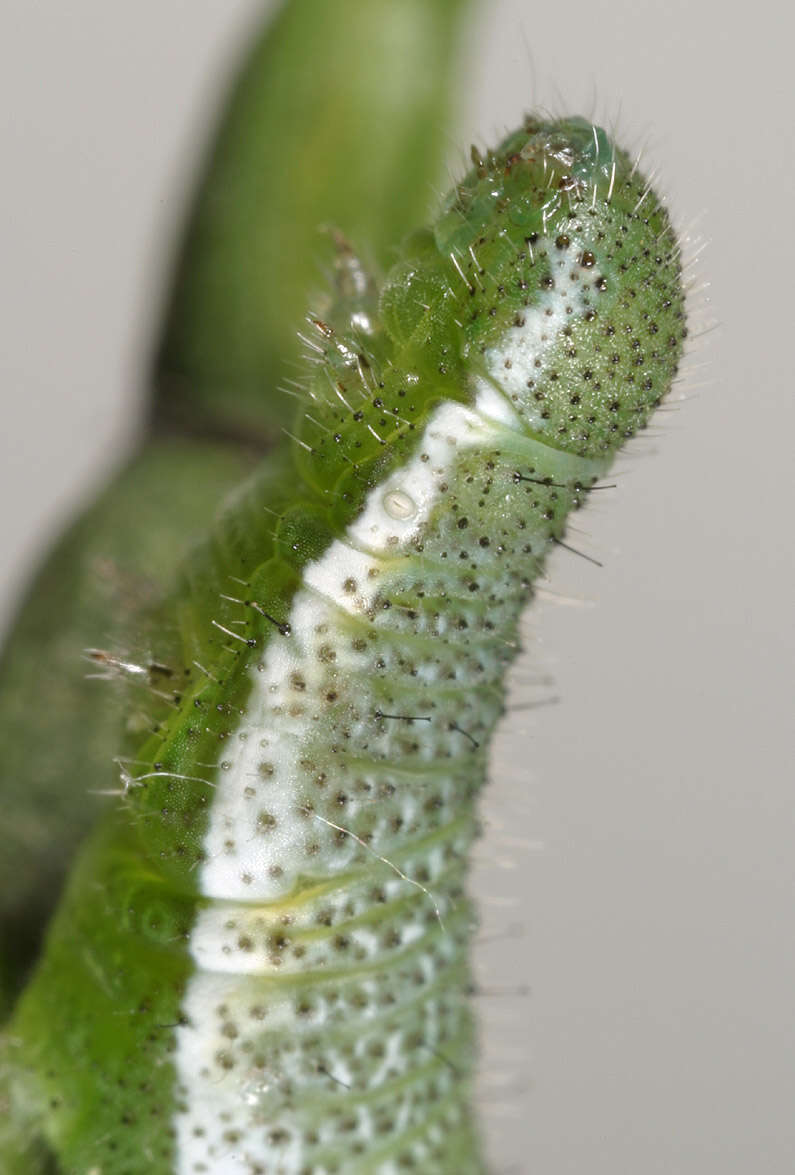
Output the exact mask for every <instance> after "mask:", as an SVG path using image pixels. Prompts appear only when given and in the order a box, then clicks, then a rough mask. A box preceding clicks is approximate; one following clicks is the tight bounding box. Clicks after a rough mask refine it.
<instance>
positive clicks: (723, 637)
mask: <svg viewBox="0 0 795 1175" xmlns="http://www.w3.org/2000/svg"><path fill="white" fill-rule="evenodd" d="M261 11H262V4H261V3H260V2H257V0H224V2H223V3H221V2H220V0H215V2H210V0H191V2H190V3H185V2H181V3H180V2H178V0H139V2H138V3H136V4H134V5H126V4H113V5H109V4H107V3H106V2H101V0H73V2H72V3H70V4H69V5H65V4H60V3H55V2H54V0H49V2H44V3H38V4H31V3H30V2H29V0H24V2H23V0H0V168H2V182H1V183H0V258H2V264H1V265H0V314H1V315H2V324H3V325H2V345H1V348H0V405H2V417H1V419H2V430H1V435H0V542H1V543H2V546H1V547H0V550H2V552H3V575H2V598H0V609H2V612H1V614H0V623H5V622H6V621H7V620H8V619H9V618H10V608H11V606H12V601H13V600H14V598H15V596H16V594H17V593H18V591H19V590H20V589H21V587H22V585H23V583H24V581H25V578H26V576H27V575H28V574H29V573H30V571H31V569H32V567H33V564H34V561H35V560H36V558H37V557H38V556H39V555H40V554H41V552H42V550H43V548H44V545H45V544H46V541H47V538H48V536H50V535H52V534H54V533H55V531H56V530H57V528H58V527H59V525H60V524H62V523H63V522H64V521H65V520H66V519H68V518H69V517H70V516H71V514H72V513H73V512H74V510H75V509H76V508H77V506H78V505H79V504H80V503H81V502H82V501H84V500H85V499H86V498H87V496H89V495H90V493H91V489H92V487H93V486H96V485H97V484H99V482H100V481H101V479H102V477H103V475H104V474H105V472H107V471H108V470H109V469H111V468H112V467H113V466H114V465H115V463H116V462H117V460H118V458H119V455H120V454H121V453H123V452H124V451H125V450H126V449H127V448H128V446H129V445H130V443H131V435H132V433H133V432H134V429H135V421H136V410H137V406H138V404H139V403H140V399H141V395H142V380H143V373H144V369H145V361H146V358H147V354H148V346H149V343H150V340H151V337H152V331H153V327H154V323H155V321H156V318H157V313H158V310H159V306H160V301H159V298H160V291H161V287H162V281H163V277H164V274H165V272H166V269H167V265H168V262H169V259H170V246H171V241H172V236H173V233H174V231H175V229H176V227H177V225H178V224H179V222H180V217H181V214H182V211H183V207H184V200H185V197H186V192H187V190H188V187H189V183H190V179H191V176H192V172H193V168H194V167H195V166H196V163H197V161H198V158H199V155H200V151H201V146H202V144H203V142H204V135H205V133H206V128H207V121H208V118H209V117H211V115H212V112H213V111H214V109H215V103H216V101H217V94H218V88H219V85H220V84H221V83H222V82H223V80H224V79H225V77H226V76H227V75H228V71H229V69H230V68H231V64H232V63H233V62H234V61H235V59H236V56H237V53H238V51H239V49H240V47H241V45H242V44H243V43H244V42H245V39H246V35H247V32H248V31H249V30H250V29H251V28H252V26H253V23H254V21H255V19H256V18H257V17H258V15H259V13H260V12H261ZM786 24H788V25H789V27H784V26H785V25H786ZM791 41H792V27H791V17H790V14H789V11H788V10H787V9H786V8H785V7H784V5H783V4H781V5H779V4H775V3H773V2H772V0H762V2H761V3H757V4H755V5H753V6H750V5H749V6H745V7H744V8H742V9H741V8H739V7H737V8H734V9H733V8H731V7H730V6H728V5H726V4H725V3H723V2H718V0H704V2H702V3H701V4H696V3H693V2H692V0H690V3H687V4H686V3H683V2H681V0H669V2H668V3H667V4H666V5H665V6H662V5H660V4H658V3H656V2H653V0H633V2H631V3H629V2H626V0H619V2H616V0H614V2H613V3H612V4H611V5H610V6H609V9H606V8H604V7H603V6H600V5H596V4H594V3H593V2H586V0H569V2H568V3H567V4H565V5H562V4H560V5H552V4H539V3H534V4H530V3H522V2H521V0H498V2H496V3H491V4H488V5H486V6H485V7H484V9H482V10H481V17H480V21H479V24H478V26H477V28H476V29H475V30H473V33H472V36H471V39H470V44H471V58H470V63H469V65H468V66H467V68H466V70H465V71H464V75H463V86H462V93H463V98H462V104H461V112H460V135H458V136H456V139H455V142H451V168H452V170H453V171H455V170H456V168H457V165H458V163H459V161H460V160H461V159H462V158H463V155H464V150H465V148H466V147H467V145H468V144H469V142H470V140H471V139H473V138H475V139H476V140H477V141H478V142H480V143H481V144H484V143H488V142H491V141H492V140H493V139H494V138H495V136H496V135H498V134H500V133H501V132H502V131H503V130H505V129H506V128H508V127H509V126H510V125H511V124H513V123H515V122H516V121H517V119H518V118H519V117H520V115H521V113H522V112H523V111H524V110H526V109H528V108H530V107H532V106H538V105H541V106H545V107H547V108H549V109H551V110H552V111H554V112H563V111H570V112H573V111H575V110H576V111H578V112H580V113H583V114H585V115H596V116H598V117H599V118H600V119H601V120H602V121H603V122H605V123H606V124H607V125H609V126H612V127H615V128H616V129H617V130H618V133H619V135H620V137H621V139H622V140H623V141H624V142H626V143H629V144H630V145H632V146H638V147H644V160H645V166H646V168H647V169H648V168H655V169H658V171H659V175H660V177H661V179H660V183H661V185H662V186H663V188H664V189H665V190H666V191H667V192H668V193H669V196H670V202H671V207H672V209H673V211H674V214H675V216H676V217H677V220H678V222H679V223H680V224H681V225H683V226H684V227H685V228H688V227H689V228H691V229H692V234H691V235H692V236H693V237H695V238H701V239H705V240H706V242H707V247H706V249H705V251H704V253H703V255H702V256H701V258H700V259H699V261H698V264H697V266H696V268H695V270H694V272H695V274H696V275H697V276H696V281H697V283H698V284H699V285H700V287H701V292H700V293H696V294H695V296H694V306H695V309H696V314H695V319H694V326H695V328H696V331H697V330H698V329H699V327H700V326H703V327H709V326H710V324H711V323H715V322H717V324H718V327H717V329H716V330H713V331H708V332H707V334H706V335H705V336H704V337H703V338H701V339H699V340H698V341H697V342H696V343H695V344H694V346H693V349H692V351H693V353H692V354H691V357H690V360H689V364H688V367H689V373H688V375H687V377H686V379H685V380H684V381H683V384H682V385H681V387H680V388H678V389H677V391H676V393H675V395H674V396H673V397H672V400H671V404H670V407H669V408H668V409H667V410H665V411H663V412H661V413H660V415H659V418H658V420H657V421H656V422H655V426H654V427H653V428H652V429H651V430H649V432H648V434H646V436H644V438H642V439H641V440H640V441H638V442H637V443H636V444H635V446H634V449H633V450H632V451H631V452H630V453H628V454H626V455H624V456H622V458H621V459H620V461H619V463H618V471H619V476H618V478H617V481H618V488H617V489H616V490H615V491H610V492H609V493H608V492H606V493H603V494H601V495H599V500H598V501H597V500H596V496H594V499H593V501H592V504H591V506H590V508H589V510H588V511H587V512H586V513H583V514H581V515H580V516H579V517H578V518H577V519H576V520H575V521H576V527H577V530H576V531H575V532H572V536H571V537H572V541H573V542H575V543H577V544H579V545H580V547H581V548H582V550H584V551H586V552H587V553H589V554H590V555H593V556H596V557H597V558H599V559H600V560H602V562H603V563H604V566H603V567H602V568H598V567H595V566H593V565H592V564H590V563H586V562H585V561H584V560H581V559H578V558H577V557H576V556H572V555H569V554H567V553H566V552H565V551H560V552H558V556H559V557H557V558H555V560H554V561H553V563H552V565H551V567H550V572H549V581H548V583H547V585H546V587H547V588H548V589H549V591H550V592H555V593H559V595H561V596H563V597H565V601H564V602H563V603H561V604H560V606H555V605H553V602H552V597H550V598H549V599H545V600H543V601H541V602H540V606H539V607H536V608H535V609H534V610H533V612H532V615H531V616H530V617H528V621H527V625H526V645H527V654H526V656H525V658H524V659H523V660H522V662H521V664H520V665H519V667H518V671H517V673H516V675H515V682H514V693H513V702H512V706H513V710H512V713H511V714H510V716H509V720H508V722H507V723H506V727H505V729H504V730H503V732H502V736H501V738H500V739H499V743H498V747H497V750H496V754H495V765H494V774H495V783H494V785H493V786H492V789H491V792H490V794H489V796H488V799H487V801H486V804H485V809H484V819H485V823H486V838H485V839H484V840H483V841H482V842H481V843H480V845H479V848H478V860H479V864H478V872H477V879H476V885H477V888H478V892H479V893H480V894H481V895H482V899H483V920H484V927H483V930H482V934H481V938H482V942H481V946H480V950H479V961H478V968H479V974H480V977H481V983H482V993H481V995H480V996H479V1003H480V1005H481V1010H482V1013H483V1016H484V1025H485V1028H484V1050H485V1057H484V1066H483V1085H482V1091H481V1097H482V1101H483V1103H484V1105H485V1106H487V1108H488V1118H489V1124H490V1126H489V1129H490V1134H491V1139H492V1152H493V1155H494V1171H495V1172H496V1173H499V1175H502V1173H507V1172H509V1171H510V1172H516V1173H517V1175H524V1173H525V1172H527V1173H530V1172H541V1173H543V1175H563V1173H568V1172H585V1171H587V1172H588V1173H589V1175H608V1173H609V1175H615V1173H616V1172H619V1173H622V1175H623V1173H625V1172H626V1173H629V1172H633V1173H635V1172H643V1173H644V1175H652V1173H656V1172H660V1173H662V1172H665V1173H666V1175H668V1173H675V1175H740V1173H743V1175H745V1173H746V1172H750V1171H753V1172H755V1173H761V1172H764V1173H775V1175H779V1173H780V1175H785V1173H788V1172H790V1171H791V1170H793V1167H794V1166H795V1113H793V1110H794V1109H795V919H794V918H793V894H794V893H795V885H794V883H795V866H794V865H793V849H794V841H795V836H794V835H793V834H795V818H794V817H793V797H792V780H793V770H792V753H791V728H792V720H791V711H792V708H793V706H792V695H793V688H792V683H793V660H794V658H793V651H794V650H793V645H794V644H795V635H794V634H795V628H794V626H793V622H792V598H793V587H794V586H795V576H794V575H793V554H792V541H791V538H790V535H791V531H792V522H791V504H792V497H793V461H792V456H791V449H792V437H793V436H795V412H794V411H793V393H792V389H791V384H792V373H791V363H790V355H791V351H792V336H793V326H792V323H791V318H792V308H793V292H792V290H793V287H792V273H793V260H795V259H794V258H793V246H792V241H793V236H794V235H795V234H793V231H792V226H791V224H790V217H791V216H792V211H791V209H792V205H793V195H795V190H794V188H793V169H794V164H793V160H794V159H795V152H793V132H792V125H793V113H795V111H793V105H794V104H793V101H792V62H791ZM705 283H709V290H708V291H706V292H705V291H704V289H703V286H704V284H705ZM583 600H584V601H585V604H583V603H581V601H583ZM559 603H560V601H559ZM591 603H592V604H593V605H594V606H593V607H591V606H590V604H591ZM544 676H546V677H549V678H551V679H552V684H551V685H547V684H545V683H544V682H543V681H541V682H539V681H538V680H537V679H538V678H539V677H544ZM545 699H558V701H557V702H555V703H554V704H549V705H546V706H542V707H540V708H533V707H534V703H536V702H539V701H543V700H545Z"/></svg>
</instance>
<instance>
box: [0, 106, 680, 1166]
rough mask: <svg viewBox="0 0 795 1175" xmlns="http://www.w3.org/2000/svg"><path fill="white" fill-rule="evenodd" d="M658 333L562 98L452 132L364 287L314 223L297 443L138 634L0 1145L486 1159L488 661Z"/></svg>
mask: <svg viewBox="0 0 795 1175" xmlns="http://www.w3.org/2000/svg"><path fill="white" fill-rule="evenodd" d="M685 333H686V332H685V327H684V303H683V293H682V287H681V280H680V267H679V259H678V248H677V246H676V243H675V241H674V240H673V238H672V235H671V229H670V225H669V222H668V219H667V216H666V214H665V211H664V209H663V208H662V206H661V204H660V202H659V200H658V199H657V198H656V196H655V195H654V193H653V192H651V191H650V189H649V188H648V186H647V183H646V180H645V179H644V177H642V176H641V175H639V174H637V173H636V172H635V170H634V169H633V168H632V167H631V165H630V161H629V160H628V158H627V157H626V155H625V154H624V153H623V152H621V151H620V150H618V149H617V148H615V146H614V145H613V144H611V143H610V142H609V141H608V139H607V137H606V136H605V134H604V132H603V131H601V130H600V129H599V128H595V127H592V126H591V125H590V124H588V123H585V122H584V121H582V120H579V119H571V120H568V121H562V122H559V123H545V122H541V121H538V120H535V119H532V118H531V119H528V120H527V121H526V123H525V125H524V126H523V127H522V128H521V129H520V130H519V131H517V132H516V133H515V134H513V135H511V136H509V137H508V138H507V139H506V140H505V141H504V142H503V143H502V144H501V145H500V146H499V148H497V149H496V150H495V151H494V152H493V153H489V154H488V155H487V156H485V157H483V158H480V157H476V159H475V161H474V167H473V170H472V171H471V172H470V173H469V174H468V175H467V176H466V177H465V178H464V180H463V181H462V182H461V183H460V184H459V185H458V186H457V187H456V188H455V189H454V190H453V192H452V193H451V194H450V196H449V197H448V199H447V201H446V202H445V204H444V205H443V208H442V210H441V212H440V214H439V215H438V217H437V218H436V220H435V221H434V222H433V224H432V225H431V226H430V227H429V228H428V229H426V230H422V231H420V232H418V233H416V234H415V235H414V236H413V237H411V238H410V239H409V240H408V241H407V242H406V244H405V246H404V247H403V249H402V251H401V253H400V255H399V256H398V259H397V261H396V263H395V265H394V266H393V268H392V269H391V271H390V273H389V274H388V276H387V278H386V280H385V281H384V283H383V285H382V287H381V289H380V291H379V290H378V289H377V288H376V285H375V283H374V282H373V281H371V280H370V279H368V277H367V275H366V273H365V271H364V270H363V269H362V267H361V266H360V264H359V263H358V261H357V260H356V258H355V257H354V256H352V255H351V253H350V252H349V250H347V249H345V248H343V249H342V250H341V252H340V254H339V256H338V259H337V263H336V288H335V294H334V296H333V297H332V298H331V299H330V304H329V309H328V313H327V315H326V316H325V317H324V318H322V319H320V318H316V319H315V320H314V323H313V333H312V335H311V337H310V338H309V348H310V362H309V364H308V365H307V369H306V376H305V379H304V381H303V386H302V391H303V394H304V396H305V404H304V406H303V408H302V412H301V416H300V419H299V422H298V424H297V426H296V434H295V438H294V439H293V440H292V441H290V443H285V445H284V446H283V447H282V448H281V449H280V450H279V451H278V452H277V453H275V454H273V455H272V456H271V457H269V458H268V459H267V460H266V462H265V463H264V464H263V466H262V468H261V469H260V471H259V472H258V473H257V474H256V475H255V476H254V478H253V479H252V480H250V481H249V482H248V483H247V484H246V485H245V486H244V487H243V488H242V489H241V490H240V491H239V492H238V494H237V495H236V497H235V499H234V500H232V501H231V502H230V503H229V505H228V506H227V508H226V511H225V513H224V514H223V515H222V516H221V517H220V519H219V521H218V522H217V524H216V526H215V527H214V529H213V532H212V535H211V537H210V539H209V540H208V542H207V543H206V544H205V546H204V547H203V548H202V549H200V550H198V551H197V552H196V553H195V555H194V556H193V557H192V559H191V560H190V561H189V562H188V564H187V565H186V568H185V571H184V574H183V576H182V579H181V582H180V585H179V587H178V589H177V591H176V592H175V594H174V595H173V596H172V598H171V599H170V600H169V601H168V602H167V603H166V604H165V606H164V608H163V610H162V612H161V613H160V614H159V616H158V617H156V619H155V621H154V622H153V623H152V626H151V628H150V629H149V630H148V636H147V640H148V641H149V642H150V645H151V653H150V655H151V663H152V664H154V665H157V666H159V667H160V668H159V670H158V680H157V682H156V683H155V682H154V681H152V680H150V681H149V683H148V684H149V686H150V689H149V690H148V691H146V690H145V691H144V692H143V695H141V694H140V693H138V694H136V695H135V701H134V703H133V702H132V701H131V703H130V705H129V708H128V710H127V728H128V729H127V748H126V758H125V760H124V761H125V764H126V768H125V771H126V774H125V775H124V782H125V789H124V790H125V794H124V797H123V799H122V801H121V803H120V804H119V806H118V808H117V810H115V811H114V813H113V814H112V815H111V816H109V817H108V819H107V820H106V821H105V822H104V823H103V825H102V827H101V828H100V829H99V830H98V831H97V832H96V834H95V835H94V836H93V838H92V840H91V842H90V843H89V845H88V846H87V848H86V850H85V852H84V853H83V855H82V856H81V859H80V863H79V867H78V869H77V870H76V871H75V873H74V875H73V878H72V880H71V883H70V886H69V890H68V893H67V895H66V898H65V900H64V902H63V904H62V906H61V908H60V910H59V913H58V915H57V917H56V920H55V922H54V924H53V926H52V929H51V932H50V935H49V938H48V943H47V948H46V951H45V953H44V956H43V959H42V961H41V963H40V966H39V968H38V970H37V973H36V975H35V977H34V979H33V981H32V983H31V984H30V985H29V987H28V988H27V990H26V992H25V995H24V997H23V999H22V1000H21V1002H20V1005H19V1007H18V1010H17V1013H16V1015H15V1017H14V1018H13V1021H12V1023H11V1026H10V1029H9V1033H8V1036H7V1041H6V1050H5V1061H4V1066H5V1071H4V1076H5V1083H6V1089H7V1091H8V1092H7V1095H6V1096H8V1097H9V1099H10V1105H11V1110H12V1113H11V1117H10V1121H11V1122H12V1123H13V1124H14V1131H15V1138H14V1140H13V1141H6V1143H5V1147H6V1152H5V1153H8V1154H10V1153H12V1151H13V1148H14V1147H16V1153H19V1150H20V1141H19V1140H20V1138H21V1139H23V1143H22V1145H23V1146H25V1147H28V1148H29V1149H28V1152H27V1153H28V1154H29V1155H31V1154H33V1153H35V1152H36V1148H38V1149H39V1150H40V1148H41V1146H42V1145H45V1146H46V1148H47V1149H48V1150H49V1152H50V1153H51V1154H52V1155H54V1156H55V1157H56V1159H57V1162H58V1164H59V1165H60V1169H61V1170H62V1171H63V1172H64V1173H66V1175H78V1173H79V1175H86V1173H87V1172H88V1171H89V1170H93V1169H96V1170H99V1171H101V1172H102V1175H136V1173H137V1172H139V1171H142V1170H146V1171H147V1172H151V1173H152V1175H167V1173H171V1172H179V1175H199V1173H200V1172H206V1171H215V1172H218V1173H219V1175H232V1173H238V1172H240V1173H241V1175H244V1173H245V1175H254V1173H257V1175H270V1173H271V1172H273V1173H275V1172H281V1173H283V1175H298V1173H301V1175H303V1173H304V1172H310V1171H311V1172H314V1173H316V1175H331V1173H332V1172H346V1173H347V1172H359V1173H361V1175H364V1173H365V1172H370V1173H373V1172H378V1173H379V1175H390V1173H392V1172H398V1171H407V1170H413V1171H422V1172H424V1173H425V1175H448V1173H449V1175H453V1173H456V1175H459V1173H461V1175H465V1173H467V1172H473V1173H475V1172H482V1171H484V1170H485V1165H484V1159H483V1157H482V1155H481V1152H480V1148H479V1143H478V1139H477V1133H476V1128H475V1125H474V1115H473V1108H472V1105H471V1087H472V1080H473V1072H474V1065H475V1055H474V1049H473V1045H472V1040H473V1031H472V1016H471V1009H470V1006H469V1001H468V998H467V993H468V989H469V986H470V974H469V967H468V959H467V947H468V940H469V936H470V933H471V928H472V924H473V915H472V911H471V908H470V903H469V899H468V897H467V895H466V885H465V881H466V871H467V865H468V855H469V849H470V846H471V843H472V840H473V838H474V836H475V834H476V828H477V821H476V808H475V805H476V800H477V794H478V791H479V789H480V787H481V785H482V783H483V781H484V777H485V766H486V757H487V750H488V743H489V739H490V737H491V735H492V733H493V730H494V727H495V724H496V722H497V720H498V718H499V716H500V713H501V710H502V705H503V691H504V680H505V671H506V668H507V666H508V665H509V664H510V662H511V661H512V659H513V657H514V655H515V653H516V649H517V645H518V640H517V631H518V629H517V626H518V620H519V616H520V613H521V610H522V608H523V607H524V605H525V604H526V603H527V601H528V600H529V599H530V597H531V595H532V588H533V583H534V581H535V580H536V578H537V576H538V575H539V573H540V571H541V569H542V568H543V565H544V560H545V557H546V554H547V552H548V550H549V549H550V547H551V545H552V544H553V543H554V542H555V541H557V540H559V539H560V538H561V537H562V535H563V534H564V532H565V526H566V520H567V517H568V515H569V513H570V511H571V510H572V509H574V508H576V507H578V506H580V505H581V504H582V503H583V502H584V501H585V500H586V499H587V495H588V492H589V490H590V488H591V487H592V486H593V484H594V483H595V481H596V479H597V478H598V477H600V476H601V475H602V474H603V473H604V472H605V471H606V470H607V469H608V468H609V466H610V464H611V462H612V459H613V456H614V454H615V452H616V451H617V450H618V449H619V448H620V447H621V445H622V444H623V443H624V442H625V441H626V439H627V438H629V437H632V436H633V435H635V433H636V432H637V431H638V430H639V429H642V428H643V427H644V426H645V424H646V422H647V420H648V419H649V417H650V415H651V413H652V412H653V410H654V408H655V407H656V406H657V404H658V403H659V401H660V400H661V398H662V397H663V396H664V395H665V393H666V392H667V390H668V389H669V387H670V384H671V381H672V379H673V376H674V374H675V371H676V368H677V364H678V361H679V357H680V354H681V349H682V341H683V338H684V336H685ZM412 520H416V521H412ZM42 1140H44V1142H42ZM2 1145H3V1144H0V1146H2ZM3 1153H4V1152H3V1151H2V1150H1V1149H0V1154H3ZM31 1161H32V1160H31Z"/></svg>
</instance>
